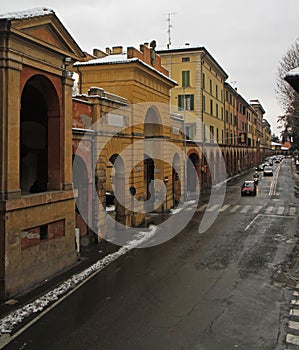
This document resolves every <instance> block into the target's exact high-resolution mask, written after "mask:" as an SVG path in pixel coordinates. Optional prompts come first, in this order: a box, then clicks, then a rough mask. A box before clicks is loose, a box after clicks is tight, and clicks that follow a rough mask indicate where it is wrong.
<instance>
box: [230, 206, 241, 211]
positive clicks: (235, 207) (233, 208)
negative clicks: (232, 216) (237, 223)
mask: <svg viewBox="0 0 299 350" xmlns="http://www.w3.org/2000/svg"><path fill="white" fill-rule="evenodd" d="M239 208H240V205H235V206H234V207H232V208H231V210H230V211H229V212H230V213H234V212H235V211H237V210H238V209H239Z"/></svg>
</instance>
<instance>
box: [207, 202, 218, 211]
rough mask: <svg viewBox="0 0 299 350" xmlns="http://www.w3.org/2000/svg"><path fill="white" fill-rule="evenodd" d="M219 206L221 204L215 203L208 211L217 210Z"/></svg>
mask: <svg viewBox="0 0 299 350" xmlns="http://www.w3.org/2000/svg"><path fill="white" fill-rule="evenodd" d="M218 208H219V204H214V205H212V206H211V207H210V208H208V209H207V211H215V210H216V209H218Z"/></svg>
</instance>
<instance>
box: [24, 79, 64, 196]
mask: <svg viewBox="0 0 299 350" xmlns="http://www.w3.org/2000/svg"><path fill="white" fill-rule="evenodd" d="M61 124H62V118H61V115H60V104H59V98H58V94H57V91H56V89H55V87H54V85H53V83H52V82H51V81H50V80H49V79H48V78H47V77H45V76H43V75H34V76H32V77H31V78H29V79H28V81H27V82H26V83H25V85H24V88H23V91H22V95H21V111H20V187H21V192H22V193H29V192H31V193H37V192H44V191H47V190H60V189H61V186H62V185H61V182H62V174H61V172H62V169H61V159H62V139H63V138H62V134H61V133H62V127H61Z"/></svg>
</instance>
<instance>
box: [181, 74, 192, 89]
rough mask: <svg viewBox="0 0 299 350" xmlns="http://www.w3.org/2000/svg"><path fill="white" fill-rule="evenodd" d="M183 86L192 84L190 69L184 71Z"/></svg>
mask: <svg viewBox="0 0 299 350" xmlns="http://www.w3.org/2000/svg"><path fill="white" fill-rule="evenodd" d="M182 86H183V87H188V86H190V71H188V70H184V71H182Z"/></svg>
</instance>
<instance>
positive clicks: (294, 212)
mask: <svg viewBox="0 0 299 350" xmlns="http://www.w3.org/2000/svg"><path fill="white" fill-rule="evenodd" d="M289 215H296V207H290V209H289Z"/></svg>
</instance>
